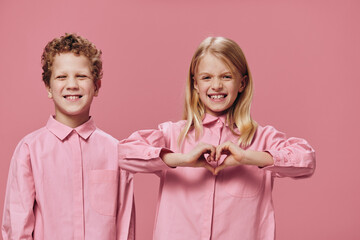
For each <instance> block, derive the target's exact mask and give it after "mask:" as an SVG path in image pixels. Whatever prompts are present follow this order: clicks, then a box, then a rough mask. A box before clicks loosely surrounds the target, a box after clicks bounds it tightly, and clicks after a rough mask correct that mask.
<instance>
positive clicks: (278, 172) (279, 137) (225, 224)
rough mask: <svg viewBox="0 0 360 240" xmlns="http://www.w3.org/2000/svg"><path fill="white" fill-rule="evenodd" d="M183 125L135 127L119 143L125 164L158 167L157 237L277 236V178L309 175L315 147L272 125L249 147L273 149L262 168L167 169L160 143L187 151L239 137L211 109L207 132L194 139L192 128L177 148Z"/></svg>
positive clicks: (259, 131)
mask: <svg viewBox="0 0 360 240" xmlns="http://www.w3.org/2000/svg"><path fill="white" fill-rule="evenodd" d="M184 125H185V121H180V122H177V123H171V122H167V123H163V124H161V125H160V127H159V130H143V131H138V132H135V133H133V134H132V135H131V136H130V137H129V138H128V139H126V140H123V141H121V142H120V144H119V154H121V156H120V166H121V167H122V168H124V169H126V170H129V171H131V172H154V173H156V174H157V175H158V176H159V177H160V179H161V182H160V194H159V201H158V209H157V217H156V221H155V230H154V239H156V240H168V239H172V240H177V239H178V240H183V239H199V240H205V239H206V240H209V239H249V240H255V239H261V240H264V239H269V240H273V239H274V238H275V218H274V208H273V204H272V194H271V192H272V188H273V180H274V177H293V178H302V177H308V176H311V175H312V174H313V172H314V169H315V152H314V150H313V149H312V148H311V146H310V145H309V144H308V143H307V142H306V141H305V140H303V139H299V138H289V139H287V138H286V136H285V135H284V134H283V133H281V132H279V131H277V130H276V129H274V128H273V127H269V126H267V127H261V126H259V127H258V129H257V131H256V135H255V137H254V140H253V142H252V144H251V145H250V146H249V147H248V149H252V150H256V151H267V152H269V153H270V154H271V155H272V156H273V158H274V164H273V165H272V166H268V167H265V168H262V169H261V168H259V167H256V166H245V165H243V166H237V167H231V168H230V167H229V168H226V169H224V170H223V171H221V172H220V173H219V174H218V176H213V175H212V174H211V173H210V172H209V171H208V170H206V169H204V168H191V167H177V168H169V167H168V166H167V165H166V164H165V163H163V161H162V160H161V159H160V158H159V153H160V151H161V149H162V148H167V149H170V150H172V151H173V152H182V153H187V152H189V151H190V150H192V149H193V148H194V147H195V146H196V145H197V144H198V143H199V142H205V143H209V144H212V145H214V146H217V145H219V144H221V143H223V142H226V141H232V142H234V143H237V141H238V136H235V135H234V134H233V133H232V132H231V131H230V128H229V127H228V126H227V125H226V124H225V116H221V117H214V116H211V115H209V114H207V115H206V116H205V119H204V120H203V127H204V129H203V131H204V132H203V133H204V134H203V136H202V137H201V138H200V139H199V140H198V141H196V140H195V133H194V131H193V130H192V131H190V132H189V134H188V136H187V138H186V140H185V141H184V144H183V146H182V147H181V148H179V147H178V136H179V133H180V131H181V129H182V128H183V127H184ZM224 158H225V156H222V158H221V159H220V163H221V162H222V161H223V160H224ZM294 191H296V190H294Z"/></svg>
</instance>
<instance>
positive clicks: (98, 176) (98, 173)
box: [90, 170, 119, 217]
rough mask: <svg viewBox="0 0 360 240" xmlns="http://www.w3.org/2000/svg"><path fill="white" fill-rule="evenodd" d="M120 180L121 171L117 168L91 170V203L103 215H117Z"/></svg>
mask: <svg viewBox="0 0 360 240" xmlns="http://www.w3.org/2000/svg"><path fill="white" fill-rule="evenodd" d="M118 182H119V172H118V171H116V170H91V171H90V198H91V199H90V203H91V206H92V208H93V209H94V210H96V211H97V212H98V213H100V214H101V215H106V216H113V217H114V216H115V215H116V208H117V195H118V194H117V193H118Z"/></svg>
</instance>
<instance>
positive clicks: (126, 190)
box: [116, 169, 135, 240]
mask: <svg viewBox="0 0 360 240" xmlns="http://www.w3.org/2000/svg"><path fill="white" fill-rule="evenodd" d="M134 204H135V203H134V184H133V175H132V174H131V173H129V172H127V171H124V170H122V169H120V175H119V193H118V209H117V215H116V221H117V223H116V224H117V237H116V239H117V240H134V239H135V205H134Z"/></svg>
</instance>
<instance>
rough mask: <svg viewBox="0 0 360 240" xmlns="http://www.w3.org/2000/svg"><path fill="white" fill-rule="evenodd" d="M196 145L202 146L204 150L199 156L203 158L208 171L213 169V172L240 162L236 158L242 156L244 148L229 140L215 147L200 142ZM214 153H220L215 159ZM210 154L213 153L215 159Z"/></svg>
mask: <svg viewBox="0 0 360 240" xmlns="http://www.w3.org/2000/svg"><path fill="white" fill-rule="evenodd" d="M198 146H200V147H203V151H204V150H205V152H204V153H203V154H202V157H201V158H204V159H205V160H206V163H207V164H206V165H205V166H204V167H205V168H207V169H208V170H209V171H213V170H214V173H215V174H217V173H218V172H219V171H221V170H222V169H224V168H226V167H228V166H236V165H240V164H241V163H240V161H239V160H236V159H241V158H242V156H243V151H244V150H243V149H242V148H241V147H239V146H238V145H236V144H234V143H232V142H230V141H227V142H225V143H222V144H220V145H218V146H216V147H215V146H213V145H210V147H209V144H200V145H198ZM216 153H217V155H219V154H220V156H218V160H217V161H216V160H215V159H216ZM211 155H213V156H214V158H215V159H212V157H211ZM229 157H230V158H229ZM227 159H229V161H227Z"/></svg>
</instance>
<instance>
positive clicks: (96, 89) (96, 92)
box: [94, 80, 101, 97]
mask: <svg viewBox="0 0 360 240" xmlns="http://www.w3.org/2000/svg"><path fill="white" fill-rule="evenodd" d="M100 87H101V80H98V81H97V82H96V83H95V94H94V96H95V97H97V96H98V95H99V89H100Z"/></svg>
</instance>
